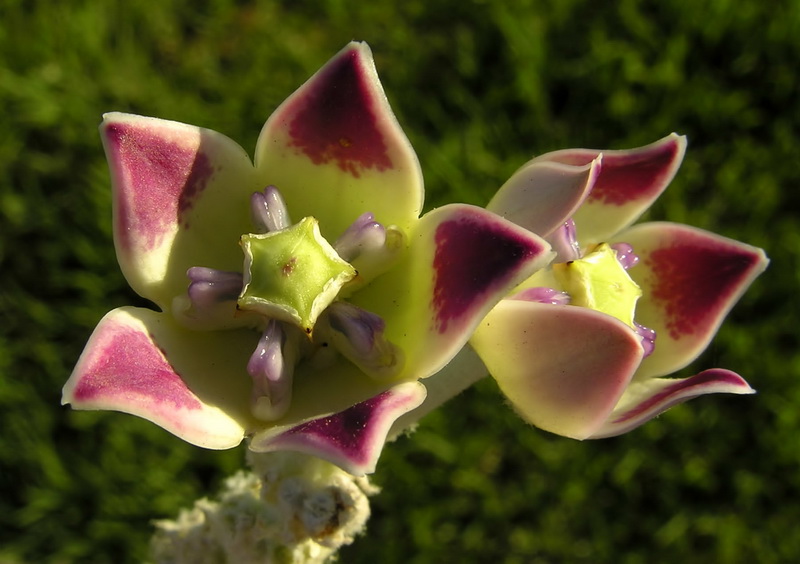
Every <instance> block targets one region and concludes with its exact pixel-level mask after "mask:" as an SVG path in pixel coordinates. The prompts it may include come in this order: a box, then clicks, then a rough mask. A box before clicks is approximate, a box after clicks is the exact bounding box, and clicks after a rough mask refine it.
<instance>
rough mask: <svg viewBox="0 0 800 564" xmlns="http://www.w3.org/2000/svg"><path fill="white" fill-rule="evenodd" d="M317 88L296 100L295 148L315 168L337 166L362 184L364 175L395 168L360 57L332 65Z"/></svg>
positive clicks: (350, 55)
mask: <svg viewBox="0 0 800 564" xmlns="http://www.w3.org/2000/svg"><path fill="white" fill-rule="evenodd" d="M313 81H314V82H313V88H311V89H309V90H308V92H307V93H306V94H305V96H303V97H300V98H298V99H297V100H295V101H294V102H293V104H292V106H291V108H290V109H289V113H290V114H293V115H294V118H293V119H292V122H291V124H290V127H289V135H290V137H291V142H290V145H291V146H293V147H296V148H297V149H298V151H300V152H302V153H304V154H305V155H306V156H308V158H310V159H311V161H312V162H313V163H314V164H325V163H328V162H331V161H333V162H335V163H336V164H337V166H338V167H339V168H340V169H341V170H342V171H344V172H347V173H349V174H351V175H352V176H354V177H356V178H358V177H359V176H360V175H361V171H363V170H367V169H376V170H378V171H383V170H387V169H390V168H393V164H392V161H391V159H390V158H389V155H388V152H387V146H386V143H385V141H384V139H383V135H382V134H381V132H380V130H379V129H378V125H377V121H378V116H377V109H376V107H375V100H374V99H373V93H372V91H371V87H370V83H369V77H368V74H367V70H366V69H365V68H364V61H363V59H362V58H361V56H360V51H359V50H357V49H352V50H349V51H346V52H344V53H342V55H341V56H340V57H339V58H337V59H334V60H333V61H331V62H330V63H329V64H328V65H327V66H325V67H324V68H323V69H322V70H321V71H319V73H318V74H317V75H316V76H315V77H314V78H313Z"/></svg>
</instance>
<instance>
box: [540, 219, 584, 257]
mask: <svg viewBox="0 0 800 564" xmlns="http://www.w3.org/2000/svg"><path fill="white" fill-rule="evenodd" d="M545 240H546V241H547V242H548V243H550V245H551V246H552V247H553V250H554V251H555V252H556V253H557V255H556V259H555V261H556V262H569V261H571V260H578V259H579V258H581V248H580V246H579V245H578V237H577V230H576V229H575V222H574V221H573V220H572V218H569V219H568V220H567V221H565V222H564V224H563V225H562V226H561V227H559V228H557V229H555V230H554V231H553V232H552V233H551V234H550V235H548V236H547V237H545Z"/></svg>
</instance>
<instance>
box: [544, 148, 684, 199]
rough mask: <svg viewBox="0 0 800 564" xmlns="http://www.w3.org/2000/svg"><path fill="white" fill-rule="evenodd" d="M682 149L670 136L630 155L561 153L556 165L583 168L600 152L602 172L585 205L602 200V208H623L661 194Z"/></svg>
mask: <svg viewBox="0 0 800 564" xmlns="http://www.w3.org/2000/svg"><path fill="white" fill-rule="evenodd" d="M682 147H683V145H682V144H681V143H680V142H679V139H678V138H677V137H674V136H673V137H669V138H666V139H665V140H662V141H658V142H656V143H653V144H652V145H649V146H647V147H642V148H641V149H633V150H631V151H620V152H617V151H607V152H602V151H597V150H580V149H579V150H574V151H570V152H568V151H564V152H563V154H559V155H558V158H557V161H558V162H561V163H564V164H569V165H575V166H582V165H586V164H588V163H590V162H592V160H594V159H595V158H597V156H598V155H599V154H601V152H602V155H603V168H602V170H601V171H600V175H599V176H598V178H597V181H596V182H595V184H594V187H593V188H592V191H591V193H590V194H589V197H588V201H590V202H592V201H597V200H601V201H602V202H603V203H604V204H608V205H613V206H622V205H625V204H627V203H629V202H632V201H635V200H640V199H646V198H650V197H653V196H655V195H656V194H657V193H658V192H660V191H661V190H662V189H663V187H664V182H665V180H667V179H668V178H669V177H670V176H671V175H672V174H674V164H675V160H676V158H677V157H678V154H679V153H680V152H681V151H682ZM559 153H561V152H559Z"/></svg>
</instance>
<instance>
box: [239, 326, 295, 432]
mask: <svg viewBox="0 0 800 564" xmlns="http://www.w3.org/2000/svg"><path fill="white" fill-rule="evenodd" d="M286 337H287V336H286V333H285V331H284V330H283V327H282V326H281V324H280V322H279V321H276V320H274V319H271V320H270V321H269V323H268V324H267V327H266V329H264V333H263V334H262V335H261V339H259V341H258V346H256V350H255V351H254V352H253V354H252V356H251V357H250V361H249V362H248V363H247V372H248V373H249V374H250V377H251V378H252V379H253V392H252V395H251V411H252V413H253V415H254V416H255V417H256V418H258V419H261V420H262V421H275V420H276V419H280V418H281V417H283V415H284V414H285V413H286V412H287V411H288V409H289V406H290V405H291V401H292V377H293V375H294V358H293V357H294V354H291V353H292V352H293V351H291V350H288V349H290V347H286V341H287V338H286ZM287 353H288V354H287ZM287 357H288V358H287Z"/></svg>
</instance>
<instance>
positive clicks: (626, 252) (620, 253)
mask: <svg viewBox="0 0 800 564" xmlns="http://www.w3.org/2000/svg"><path fill="white" fill-rule="evenodd" d="M611 248H612V249H614V250H615V251H616V252H617V260H618V261H619V263H620V264H621V265H622V268H624V269H625V270H628V269H629V268H633V267H634V266H636V265H637V264H639V255H637V254H636V253H634V252H633V246H632V245H630V244H628V243H612V244H611Z"/></svg>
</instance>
